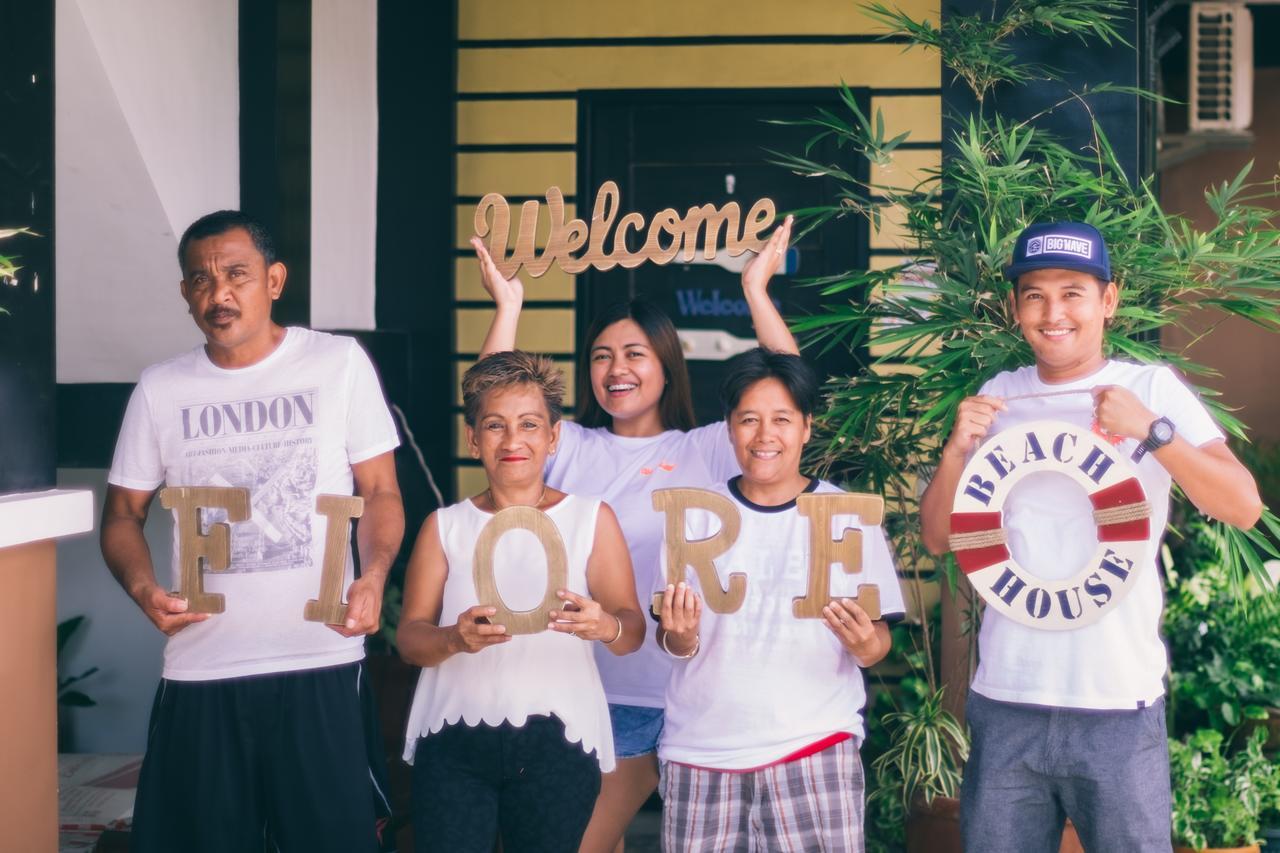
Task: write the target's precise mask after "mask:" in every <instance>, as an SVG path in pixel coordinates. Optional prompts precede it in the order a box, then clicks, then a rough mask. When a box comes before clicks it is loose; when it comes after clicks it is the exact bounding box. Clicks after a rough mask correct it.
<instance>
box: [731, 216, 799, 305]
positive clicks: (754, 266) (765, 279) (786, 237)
mask: <svg viewBox="0 0 1280 853" xmlns="http://www.w3.org/2000/svg"><path fill="white" fill-rule="evenodd" d="M794 221H795V220H794V217H791V216H788V217H787V218H786V219H784V220H783V221H782V224H781V225H779V226H778V227H777V228H775V229H773V234H771V235H770V236H769V239H768V241H767V242H766V243H765V244H764V246H763V247H762V248H761V249H760V252H759V253H758V254H757V255H756V256H755V257H754V258H752V259H751V260H750V261H748V262H747V265H746V267H745V268H743V270H742V290H743V292H744V293H745V294H746V295H747V296H748V297H752V296H764V295H765V290H766V288H767V287H768V286H769V279H771V278H773V275H774V273H776V272H777V271H778V267H780V266H782V261H783V259H785V258H786V255H787V246H788V244H789V243H790V241H791V225H792V223H793V222H794Z"/></svg>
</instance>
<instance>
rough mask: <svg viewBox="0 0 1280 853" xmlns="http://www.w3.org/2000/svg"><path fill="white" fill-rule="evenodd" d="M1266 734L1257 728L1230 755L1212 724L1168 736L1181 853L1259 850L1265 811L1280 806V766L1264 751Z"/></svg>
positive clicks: (1176, 837)
mask: <svg viewBox="0 0 1280 853" xmlns="http://www.w3.org/2000/svg"><path fill="white" fill-rule="evenodd" d="M1265 739H1266V733H1265V732H1263V731H1261V730H1259V731H1256V732H1254V734H1253V736H1252V737H1250V738H1249V740H1248V741H1247V742H1246V744H1245V746H1244V748H1243V749H1241V750H1239V751H1237V752H1236V753H1234V754H1233V755H1230V756H1228V755H1227V753H1226V749H1225V743H1224V739H1223V736H1222V733H1221V732H1219V731H1215V730H1213V729H1200V730H1198V731H1197V732H1195V733H1194V734H1192V735H1189V736H1188V737H1186V738H1185V739H1183V740H1174V739H1172V738H1171V739H1170V740H1169V767H1170V771H1171V773H1172V781H1173V837H1174V842H1175V844H1176V845H1177V847H1176V849H1177V851H1178V853H1192V851H1209V850H1235V851H1241V853H1243V851H1254V853H1257V851H1258V849H1259V848H1258V844H1259V842H1260V841H1261V838H1260V837H1259V827H1260V820H1261V817H1262V814H1263V813H1264V812H1266V811H1267V810H1274V809H1276V808H1277V807H1280V767H1277V766H1276V765H1275V764H1273V763H1272V762H1271V761H1270V760H1269V759H1268V758H1267V756H1266V755H1265V754H1263V752H1262V743H1263V741H1264V740H1265Z"/></svg>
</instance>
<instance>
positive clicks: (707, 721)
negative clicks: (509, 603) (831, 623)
mask: <svg viewBox="0 0 1280 853" xmlns="http://www.w3.org/2000/svg"><path fill="white" fill-rule="evenodd" d="M736 485H737V484H736V481H730V483H729V484H728V485H722V486H719V487H717V488H716V489H714V491H716V492H718V493H719V494H722V495H725V496H728V497H730V498H731V499H732V500H733V502H734V503H735V505H736V506H737V508H738V511H739V513H740V514H741V520H742V529H741V532H740V533H739V535H738V539H737V541H736V542H735V543H734V545H733V547H731V548H730V549H729V550H728V551H726V552H725V553H724V554H723V555H721V556H720V557H719V558H718V559H716V560H715V565H716V571H717V573H718V574H719V576H720V581H721V588H722V589H723V588H724V586H723V584H724V582H725V580H726V579H727V578H728V576H729V574H730V573H732V572H744V573H746V576H747V589H746V597H745V598H744V600H743V603H742V606H741V607H740V608H739V609H738V610H737V611H736V612H733V613H724V614H720V613H716V612H715V611H713V610H712V609H711V608H710V607H707V606H706V602H705V599H704V601H703V607H702V618H701V622H700V625H699V632H698V633H699V643H700V645H699V649H698V653H697V654H696V655H695V656H694V657H692V658H691V659H689V660H687V661H685V660H678V661H674V665H673V667H672V671H671V679H670V681H669V683H668V685H667V706H666V722H665V724H664V726H663V729H662V740H661V742H660V743H659V745H658V757H659V758H661V759H662V760H664V761H678V762H681V763H683V764H694V765H697V766H699V767H712V768H715V769H718V770H743V769H748V768H754V767H760V766H763V765H766V764H771V763H773V762H776V761H778V760H780V759H782V758H785V757H787V756H788V755H791V754H792V753H794V752H797V751H798V750H801V749H803V748H805V747H807V746H811V745H813V744H815V743H817V742H818V741H821V740H822V739H823V738H826V737H829V736H831V735H833V734H837V733H840V732H848V733H849V734H851V735H853V736H854V737H857V738H861V737H862V736H863V726H862V713H861V712H862V707H863V705H865V704H866V688H865V686H864V684H863V676H862V670H861V668H860V667H859V666H858V663H857V661H855V660H854V659H853V657H852V656H851V655H850V654H849V653H848V652H847V651H845V649H844V647H843V646H842V645H841V644H840V640H839V639H838V638H837V637H836V635H835V634H834V633H832V631H831V629H830V628H828V627H827V626H826V624H825V621H824V620H822V619H797V618H796V617H795V616H794V615H792V609H791V608H792V599H793V598H795V597H797V596H804V595H805V593H806V591H807V589H808V578H809V552H810V530H809V519H807V518H805V517H804V516H802V515H800V513H799V512H798V511H797V510H796V504H795V502H794V501H792V502H790V503H787V504H783V505H781V506H777V507H761V506H757V505H756V504H753V503H751V502H750V501H748V500H747V499H746V498H745V497H743V495H742V494H741V493H740V492H739V491H738V490H737V488H736ZM809 491H816V492H818V493H825V492H840V491H841V490H840V489H837V488H836V487H835V486H832V485H831V484H830V483H826V482H821V481H818V480H814V481H813V482H812V484H811V485H810V487H809ZM685 526H686V528H687V530H688V536H689V538H690V539H691V540H692V539H702V538H705V537H707V536H713V535H715V533H716V532H717V531H718V530H719V526H720V525H719V522H718V521H717V520H716V518H715V516H713V515H712V514H711V513H708V512H705V511H701V510H690V511H689V513H688V516H687V518H686V525H685ZM831 526H832V529H831V530H830V531H827V532H828V534H829V535H830V536H831V538H833V539H837V538H840V536H841V535H843V531H844V530H845V529H846V528H852V529H856V530H861V531H862V571H861V572H860V573H858V574H852V575H851V574H846V573H845V572H844V571H842V570H841V569H839V568H832V569H831V595H832V597H833V598H835V597H842V596H848V597H850V598H852V597H854V596H856V595H857V592H858V587H859V586H861V585H862V584H876V585H878V586H879V587H880V607H881V612H882V614H883V617H884V618H886V619H889V620H892V619H894V618H895V617H898V616H901V615H902V613H903V612H904V608H903V603H902V590H901V588H900V586H899V584H898V575H897V572H896V571H895V569H894V561H893V556H892V554H891V552H890V550H889V543H888V542H887V541H886V540H885V535H884V531H883V529H882V528H881V527H879V526H870V525H861V524H858V523H857V516H851V515H837V516H835V517H834V518H833V519H832V524H831ZM663 576H664V577H665V568H664V575H663ZM689 582H690V584H691V585H692V586H693V588H694V589H696V590H698V592H699V594H700V595H701V585H700V584H699V583H698V579H697V575H696V574H695V573H694V572H692V571H691V572H689ZM656 591H658V588H655V589H653V590H650V592H649V595H646V596H645V600H646V601H647V600H649V598H650V596H651V595H652V593H653V592H656Z"/></svg>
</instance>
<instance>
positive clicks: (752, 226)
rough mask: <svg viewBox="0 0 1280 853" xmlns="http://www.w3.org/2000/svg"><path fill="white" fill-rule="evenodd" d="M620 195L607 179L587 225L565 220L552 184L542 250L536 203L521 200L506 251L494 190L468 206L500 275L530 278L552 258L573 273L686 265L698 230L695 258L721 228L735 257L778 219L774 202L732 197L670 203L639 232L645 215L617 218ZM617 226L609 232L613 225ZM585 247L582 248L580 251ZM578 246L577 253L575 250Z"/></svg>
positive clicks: (506, 218)
mask: <svg viewBox="0 0 1280 853" xmlns="http://www.w3.org/2000/svg"><path fill="white" fill-rule="evenodd" d="M621 197H622V194H621V193H620V192H619V190H618V185H617V184H616V183H614V182H613V181H606V182H605V183H604V184H602V185H601V186H600V191H599V192H598V193H596V201H595V207H594V208H593V210H592V213H591V222H590V224H588V223H587V222H585V221H584V220H581V219H571V220H569V221H568V222H565V221H564V193H562V192H561V191H560V188H559V187H551V188H550V189H548V190H547V192H546V199H547V211H548V217H549V220H550V233H549V236H548V238H547V243H546V246H545V247H544V248H543V250H542V252H541V253H538V251H537V248H536V241H537V234H538V220H539V216H540V215H541V210H542V203H541V202H538V201H532V200H531V201H526V202H525V203H524V204H523V205H522V206H521V208H520V223H519V228H518V230H517V232H516V242H515V249H514V251H513V252H511V253H510V254H508V253H507V245H508V243H509V241H510V238H511V206H510V205H509V204H508V203H507V200H506V199H505V198H504V197H503V196H502V195H501V194H500V193H489V194H488V195H486V196H485V197H484V198H482V199H480V204H478V205H477V206H476V212H475V232H476V236H477V237H479V238H480V239H482V240H483V239H484V238H486V237H487V238H489V239H488V247H489V254H490V255H491V256H492V257H493V262H494V263H495V264H496V265H497V267H498V271H499V272H501V273H502V275H503V277H505V278H511V277H512V276H513V275H515V274H516V272H517V271H518V270H519V269H520V268H521V267H523V268H524V270H525V272H527V273H528V274H529V275H530V276H532V277H533V278H537V277H538V276H540V275H543V274H545V273H546V271H547V270H549V269H550V268H551V264H552V263H556V264H559V266H560V268H561V269H562V270H564V271H565V272H567V273H580V272H582V271H583V270H585V269H586V268H587V267H589V266H590V267H595V268H596V269H598V270H601V271H607V270H611V269H613V268H614V267H622V268H623V269H634V268H635V267H638V266H640V265H641V264H642V263H644V262H645V261H652V262H653V263H655V264H666V263H670V262H671V261H673V260H675V259H676V257H677V256H679V257H680V259H681V261H683V262H684V263H689V262H690V261H692V260H693V259H694V257H695V256H696V255H697V250H698V234H699V232H702V235H703V245H702V256H703V258H704V259H705V260H708V261H709V260H712V259H714V258H715V257H716V254H717V252H718V244H719V241H720V238H721V232H722V231H723V237H724V241H725V252H726V253H727V254H728V255H729V257H731V258H732V257H737V256H738V255H741V254H742V253H743V252H758V251H760V249H762V248H763V247H764V244H765V240H764V238H762V237H761V236H760V235H761V234H762V233H763V232H764V231H766V230H768V228H769V226H770V225H772V224H773V222H774V220H775V219H776V218H777V210H776V208H775V207H774V204H773V200H772V199H767V198H762V199H760V200H759V201H757V202H756V203H755V204H753V205H751V209H750V210H748V211H747V215H746V217H745V218H744V217H743V216H742V208H741V207H739V206H738V203H737V202H736V201H731V202H728V203H727V204H725V205H724V206H722V207H720V208H717V207H716V206H715V205H712V204H704V205H700V206H695V207H691V208H689V209H688V210H687V211H685V213H684V215H683V216H681V215H680V214H679V213H677V212H676V210H675V208H671V207H668V208H665V209H663V210H660V211H658V212H657V213H655V214H654V215H653V219H652V220H651V221H650V222H649V223H648V230H647V232H646V231H645V219H644V217H643V216H641V215H640V214H638V213H628V214H626V215H625V216H623V217H622V218H621V219H619V218H618V209H619V206H620V203H621ZM615 227H616V230H615ZM629 232H634V233H635V234H636V235H637V237H638V236H639V235H640V234H644V235H645V237H644V242H643V243H642V245H641V246H640V248H639V249H637V250H636V251H634V252H633V251H630V250H629V249H628V248H627V235H628V233H629ZM583 249H585V250H586V251H582V250H583ZM579 252H581V254H576V253H579Z"/></svg>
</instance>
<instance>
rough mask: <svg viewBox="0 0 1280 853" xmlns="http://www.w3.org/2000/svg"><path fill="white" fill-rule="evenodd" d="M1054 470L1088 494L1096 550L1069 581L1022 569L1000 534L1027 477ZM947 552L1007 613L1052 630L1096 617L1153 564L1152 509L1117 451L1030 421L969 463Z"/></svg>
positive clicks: (1059, 425) (1086, 433) (1065, 428)
mask: <svg viewBox="0 0 1280 853" xmlns="http://www.w3.org/2000/svg"><path fill="white" fill-rule="evenodd" d="M1045 471H1052V472H1056V473H1059V474H1065V475H1067V476H1069V477H1070V478H1071V479H1073V480H1075V481H1076V482H1077V483H1078V484H1079V485H1080V486H1081V487H1083V488H1084V490H1085V491H1086V492H1087V493H1088V495H1089V501H1090V503H1092V504H1093V520H1094V523H1095V525H1096V527H1097V533H1098V547H1097V549H1096V550H1095V552H1094V554H1093V556H1092V557H1091V558H1090V559H1089V561H1088V562H1086V563H1085V564H1084V566H1082V567H1081V568H1080V569H1079V570H1078V571H1077V572H1075V573H1074V574H1073V575H1072V576H1071V577H1068V578H1065V579H1060V580H1046V579H1044V578H1040V577H1037V576H1036V575H1034V574H1032V573H1031V572H1030V571H1028V570H1027V569H1026V568H1025V567H1023V566H1021V565H1019V564H1018V561H1017V560H1015V559H1014V557H1013V554H1012V552H1010V550H1009V546H1008V541H1007V537H1006V533H1005V529H1004V505H1005V501H1006V499H1007V498H1008V496H1009V493H1010V491H1011V490H1012V489H1013V487H1014V486H1015V485H1017V483H1018V482H1019V481H1020V480H1022V478H1023V477H1026V476H1029V475H1032V474H1036V473H1040V472H1045ZM951 509H952V511H951V536H950V546H951V551H952V553H953V554H954V555H955V558H956V563H957V564H958V565H959V567H960V570H961V571H962V572H964V574H965V576H966V577H967V578H968V579H969V582H970V583H971V584H972V585H973V588H974V589H975V590H976V591H977V592H978V594H979V595H981V596H982V598H983V600H985V601H986V603H987V606H988V607H993V608H995V609H996V610H997V611H999V612H1000V613H1001V614H1003V615H1004V616H1007V617H1008V618H1010V619H1012V620H1014V621H1016V622H1020V623H1022V624H1024V625H1029V626H1031V627H1034V628H1040V629H1043V630H1049V631H1063V630H1071V629H1074V628H1081V627H1084V626H1085V625H1089V624H1092V623H1093V622H1096V621H1097V620H1099V619H1101V618H1102V617H1103V616H1105V615H1106V614H1107V613H1108V612H1110V611H1111V610H1112V609H1114V608H1115V606H1116V605H1117V604H1118V603H1119V602H1120V601H1121V600H1122V599H1123V598H1124V596H1125V595H1126V594H1127V593H1128V592H1129V590H1130V589H1132V588H1133V586H1134V581H1135V578H1136V577H1137V576H1138V575H1139V574H1141V573H1142V572H1143V571H1144V570H1146V568H1147V565H1148V564H1149V563H1150V562H1151V559H1152V545H1151V541H1150V539H1151V504H1150V502H1148V500H1147V495H1146V492H1145V490H1144V489H1143V487H1142V481H1141V480H1139V479H1138V476H1137V472H1136V471H1135V470H1134V469H1133V467H1132V466H1131V465H1130V464H1129V462H1128V460H1126V459H1125V458H1124V456H1123V455H1122V454H1120V453H1118V452H1117V451H1116V449H1115V448H1114V447H1113V446H1112V445H1111V444H1109V443H1108V442H1106V441H1105V440H1103V439H1102V438H1100V437H1099V436H1097V435H1095V434H1094V433H1092V432H1091V431H1090V430H1087V429H1083V428H1081V427H1078V426H1075V425H1073V424H1069V423H1064V422H1061V421H1034V422H1031V423H1026V424H1022V425H1019V426H1017V427H1013V428H1010V429H1007V430H1005V431H1004V432H1001V433H999V434H998V435H996V436H994V437H992V438H990V439H988V440H987V441H986V442H984V443H983V445H982V446H981V447H979V448H978V450H977V452H976V453H974V455H973V458H972V459H970V460H969V463H968V464H967V465H965V468H964V472H963V473H962V474H961V477H960V485H959V487H958V488H957V489H956V497H955V501H954V502H953V503H952V507H951Z"/></svg>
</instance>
